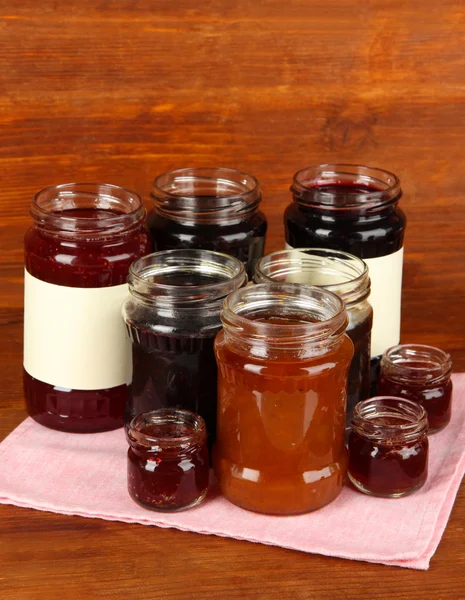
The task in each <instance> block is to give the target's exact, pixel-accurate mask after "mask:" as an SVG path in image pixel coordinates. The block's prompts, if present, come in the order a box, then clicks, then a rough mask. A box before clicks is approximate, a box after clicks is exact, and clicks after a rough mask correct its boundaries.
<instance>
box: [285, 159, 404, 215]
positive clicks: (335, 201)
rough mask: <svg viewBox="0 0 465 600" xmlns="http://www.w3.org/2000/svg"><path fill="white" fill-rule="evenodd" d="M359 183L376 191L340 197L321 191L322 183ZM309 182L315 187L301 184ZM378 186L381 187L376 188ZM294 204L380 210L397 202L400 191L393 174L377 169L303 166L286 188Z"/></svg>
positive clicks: (333, 191)
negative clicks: (292, 197) (291, 194)
mask: <svg viewBox="0 0 465 600" xmlns="http://www.w3.org/2000/svg"><path fill="white" fill-rule="evenodd" d="M344 179H347V180H348V181H347V183H354V182H355V183H359V184H365V185H370V184H371V186H373V187H375V188H377V189H374V190H373V191H370V192H367V193H365V192H364V193H361V192H357V191H354V192H350V191H347V189H345V190H344V192H341V194H339V195H338V194H337V191H336V190H335V189H334V188H332V189H331V190H325V189H324V187H325V186H324V185H322V184H323V183H326V184H328V183H329V184H331V183H333V184H334V183H337V184H339V183H340V182H343V180H344ZM307 181H313V182H314V183H315V184H316V185H312V186H309V185H305V182H307ZM379 186H381V187H379ZM290 190H291V192H292V193H293V195H294V199H295V200H296V201H297V202H302V204H303V205H305V206H315V207H320V208H324V209H326V210H352V211H353V210H370V209H373V210H375V209H380V208H384V207H386V206H388V205H390V204H393V203H394V202H396V201H398V200H399V198H400V196H401V194H402V191H401V187H400V181H399V178H398V177H397V175H395V174H394V173H392V172H391V171H387V170H385V169H381V168H379V167H370V166H366V165H357V164H350V163H327V164H322V165H312V166H309V167H304V168H303V169H300V170H299V171H297V173H295V175H294V177H293V180H292V185H291V188H290Z"/></svg>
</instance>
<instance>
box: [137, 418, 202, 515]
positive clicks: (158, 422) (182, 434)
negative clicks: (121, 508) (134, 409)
mask: <svg viewBox="0 0 465 600" xmlns="http://www.w3.org/2000/svg"><path fill="white" fill-rule="evenodd" d="M127 439H128V442H129V450H128V491H129V495H130V496H131V498H132V499H133V500H134V501H135V502H137V503H138V504H140V505H141V506H144V507H145V508H150V509H151V510H159V511H164V512H176V511H180V510H186V509H187V508H191V507H193V506H197V504H199V503H200V502H202V500H203V499H204V498H205V496H206V495H207V491H208V479H209V464H208V450H207V441H206V440H207V435H206V428H205V422H204V420H203V419H202V417H200V416H199V415H196V414H194V413H192V412H189V411H187V410H178V409H174V408H166V409H165V408H160V409H158V410H154V411H151V412H146V413H143V414H141V415H137V417H134V419H133V420H132V421H131V423H130V425H129V429H128V431H127Z"/></svg>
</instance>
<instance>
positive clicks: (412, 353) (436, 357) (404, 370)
mask: <svg viewBox="0 0 465 600" xmlns="http://www.w3.org/2000/svg"><path fill="white" fill-rule="evenodd" d="M381 369H382V373H383V375H384V376H385V377H388V378H389V379H391V380H393V381H396V382H399V383H406V384H409V385H418V386H424V385H435V384H437V383H441V382H442V381H444V380H445V379H448V378H449V377H450V374H451V372H452V361H451V358H450V356H449V354H447V352H444V351H443V350H441V349H440V348H435V347H434V346H426V345H423V344H401V345H399V346H394V347H393V348H389V349H388V350H386V352H385V353H384V354H383V356H382V358H381Z"/></svg>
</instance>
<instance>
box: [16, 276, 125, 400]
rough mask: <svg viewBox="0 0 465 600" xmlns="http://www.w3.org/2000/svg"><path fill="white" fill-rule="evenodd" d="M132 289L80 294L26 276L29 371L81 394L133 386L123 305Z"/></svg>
mask: <svg viewBox="0 0 465 600" xmlns="http://www.w3.org/2000/svg"><path fill="white" fill-rule="evenodd" d="M127 294H128V286H127V284H122V285H116V286H112V287H102V288H75V287H66V286H62V285H55V284H52V283H46V282H45V281H41V280H40V279H37V278H36V277H33V276H32V275H30V274H29V273H28V272H27V271H25V274H24V368H25V369H26V371H27V372H28V373H29V375H31V376H32V377H34V378H35V379H38V380H40V381H43V382H44V383H48V384H50V385H53V386H57V387H61V388H66V389H76V390H100V389H105V388H112V387H116V386H118V385H123V384H128V383H130V381H131V375H132V355H131V343H130V340H129V338H128V336H127V333H126V327H125V325H124V321H123V318H122V316H121V305H122V303H123V300H124V299H125V297H126V296H127Z"/></svg>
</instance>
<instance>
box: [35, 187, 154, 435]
mask: <svg viewBox="0 0 465 600" xmlns="http://www.w3.org/2000/svg"><path fill="white" fill-rule="evenodd" d="M31 215H32V219H33V224H32V227H31V228H30V229H29V230H28V231H27V233H26V236H25V240H24V248H25V267H26V270H25V275H24V277H25V298H24V393H25V397H26V404H27V410H28V413H29V415H30V416H31V417H32V418H33V419H34V420H35V421H37V422H38V423H40V424H41V425H45V426H47V427H51V428H52V429H59V430H62V431H71V432H95V431H106V430H110V429H116V428H117V427H121V426H122V425H123V412H124V405H125V402H126V399H127V384H128V383H129V381H130V377H131V345H130V342H129V340H128V339H127V335H126V331H125V328H124V323H123V321H122V319H121V303H122V302H123V299H124V298H125V296H126V295H127V290H128V287H127V283H126V278H127V275H128V272H129V266H130V264H131V263H132V262H133V261H134V260H135V259H137V258H139V257H140V256H143V255H144V254H146V253H147V252H149V251H150V240H149V236H148V234H147V232H146V230H145V228H144V219H145V210H144V208H143V206H142V203H141V199H140V198H139V196H137V194H134V193H133V192H130V191H128V190H125V189H123V188H120V187H118V186H115V185H109V184H91V183H81V184H78V183H70V184H64V185H59V186H56V187H51V188H48V189H45V190H43V191H41V192H39V193H38V194H37V195H36V197H35V198H34V201H33V203H32V207H31Z"/></svg>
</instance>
